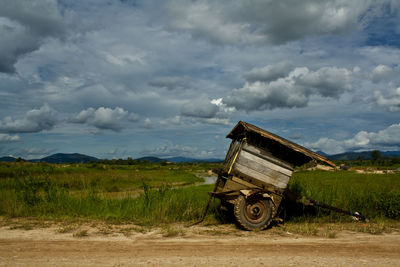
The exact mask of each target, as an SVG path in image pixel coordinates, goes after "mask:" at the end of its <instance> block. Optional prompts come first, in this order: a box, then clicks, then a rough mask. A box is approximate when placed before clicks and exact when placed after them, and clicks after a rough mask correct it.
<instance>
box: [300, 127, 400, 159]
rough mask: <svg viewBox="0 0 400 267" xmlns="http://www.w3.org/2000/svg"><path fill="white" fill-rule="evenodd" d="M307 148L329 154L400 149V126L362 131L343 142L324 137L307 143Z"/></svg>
mask: <svg viewBox="0 0 400 267" xmlns="http://www.w3.org/2000/svg"><path fill="white" fill-rule="evenodd" d="M305 146H306V147H309V148H311V149H315V150H322V151H324V152H325V153H328V154H337V153H343V152H345V151H355V150H368V149H387V148H390V149H400V124H393V125H391V126H389V127H387V128H386V129H383V130H381V131H378V132H366V131H360V132H358V133H357V134H356V135H355V136H354V137H352V138H350V139H347V140H342V141H339V140H335V139H330V138H326V137H323V138H320V139H319V140H318V141H316V142H314V143H306V144H305Z"/></svg>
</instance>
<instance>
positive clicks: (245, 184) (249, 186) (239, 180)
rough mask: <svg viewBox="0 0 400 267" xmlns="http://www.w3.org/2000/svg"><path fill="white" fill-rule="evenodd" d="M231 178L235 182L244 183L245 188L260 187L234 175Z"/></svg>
mask: <svg viewBox="0 0 400 267" xmlns="http://www.w3.org/2000/svg"><path fill="white" fill-rule="evenodd" d="M232 180H233V181H235V182H236V183H239V184H242V185H244V186H245V187H246V188H255V187H258V188H261V187H259V186H256V185H255V184H251V183H249V182H246V181H245V180H243V179H240V178H238V177H235V176H233V177H232Z"/></svg>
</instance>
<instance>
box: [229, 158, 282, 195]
mask: <svg viewBox="0 0 400 267" xmlns="http://www.w3.org/2000/svg"><path fill="white" fill-rule="evenodd" d="M234 166H235V169H236V170H238V171H239V172H241V173H243V174H245V175H247V176H250V177H253V178H254V179H257V180H260V181H262V182H265V183H267V184H272V185H274V186H276V187H278V188H282V189H285V188H286V187H287V184H288V182H289V179H290V176H285V175H282V174H279V175H276V174H277V172H275V173H272V172H270V173H269V174H270V175H266V174H265V173H260V172H258V171H256V170H253V169H251V168H249V167H248V166H245V165H242V164H240V163H239V162H236V163H235V165H234Z"/></svg>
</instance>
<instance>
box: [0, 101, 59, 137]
mask: <svg viewBox="0 0 400 267" xmlns="http://www.w3.org/2000/svg"><path fill="white" fill-rule="evenodd" d="M56 123H57V118H56V111H55V110H54V109H52V108H51V107H50V106H49V105H47V104H44V105H43V106H42V107H41V108H40V109H32V110H30V111H28V112H27V113H26V114H25V117H24V118H23V119H13V118H12V117H5V118H4V119H3V120H2V121H1V122H0V132H6V133H35V132H40V131H44V130H51V129H52V128H53V127H54V126H55V125H56Z"/></svg>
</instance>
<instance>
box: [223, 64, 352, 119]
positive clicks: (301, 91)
mask: <svg viewBox="0 0 400 267" xmlns="http://www.w3.org/2000/svg"><path fill="white" fill-rule="evenodd" d="M266 69H268V70H272V69H273V66H267V68H266ZM351 74H352V72H351V71H349V70H347V69H344V68H337V67H324V68H321V69H318V70H316V71H310V70H309V69H308V68H307V67H297V68H295V69H293V70H292V71H291V72H290V73H289V74H288V75H287V76H286V77H283V78H278V79H276V80H273V81H268V80H267V81H263V80H261V81H252V82H246V83H245V85H244V86H243V87H242V88H239V89H235V90H233V91H232V93H231V95H229V96H227V97H226V98H224V99H223V102H224V103H225V104H226V105H228V106H230V107H235V108H236V109H241V110H246V111H252V110H267V109H275V108H294V107H297V108H299V107H305V106H307V104H308V101H309V98H310V96H311V95H320V96H323V97H331V98H338V97H339V96H340V95H341V94H343V93H344V92H345V91H347V90H350V89H351Z"/></svg>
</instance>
